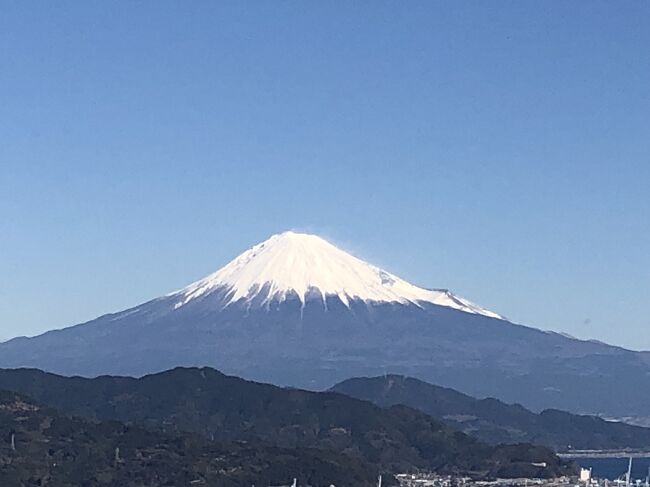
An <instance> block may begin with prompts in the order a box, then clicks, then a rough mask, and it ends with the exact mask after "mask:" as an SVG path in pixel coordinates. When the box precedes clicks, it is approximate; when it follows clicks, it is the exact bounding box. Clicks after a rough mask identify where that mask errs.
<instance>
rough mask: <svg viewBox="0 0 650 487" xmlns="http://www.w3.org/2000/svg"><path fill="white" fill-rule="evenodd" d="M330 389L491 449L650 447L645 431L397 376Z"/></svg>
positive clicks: (351, 381)
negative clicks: (412, 414) (409, 413)
mask: <svg viewBox="0 0 650 487" xmlns="http://www.w3.org/2000/svg"><path fill="white" fill-rule="evenodd" d="M332 390H333V391H336V392H340V393H342V394H346V395H349V396H351V397H356V398H357V399H363V400H366V401H371V402H373V403H375V404H377V405H379V406H382V407H390V406H393V405H396V404H404V405H406V406H409V407H412V408H415V409H418V410H420V411H422V412H424V413H427V414H430V415H431V416H433V417H435V418H439V419H440V420H442V421H443V422H444V423H445V424H447V425H448V426H451V427H452V428H454V429H457V430H459V431H465V432H467V433H468V434H471V435H472V436H474V437H476V438H479V439H480V440H482V441H485V442H488V443H492V444H498V443H520V442H529V443H535V444H538V445H545V446H548V447H551V448H553V449H555V450H557V451H566V450H568V449H570V448H576V449H608V448H647V446H648V445H650V429H649V428H642V427H639V426H632V425H629V424H625V423H620V422H611V421H605V420H603V419H601V418H597V417H594V416H582V415H577V414H571V413H567V412H564V411H558V410H555V409H548V410H545V411H542V412H541V413H539V414H536V413H534V412H532V411H529V410H528V409H525V408H524V407H522V406H520V405H518V404H506V403H504V402H502V401H499V400H497V399H491V398H488V399H476V398H473V397H471V396H468V395H466V394H462V393H460V392H458V391H455V390H453V389H448V388H445V387H440V386H436V385H433V384H429V383H427V382H424V381H421V380H418V379H414V378H410V377H403V376H399V375H387V376H380V377H362V378H354V379H349V380H346V381H343V382H341V383H339V384H337V385H335V386H334V387H333V388H332Z"/></svg>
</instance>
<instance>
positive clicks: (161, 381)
mask: <svg viewBox="0 0 650 487" xmlns="http://www.w3.org/2000/svg"><path fill="white" fill-rule="evenodd" d="M0 387H3V388H7V389H10V390H14V391H18V392H21V393H24V394H27V395H29V396H31V397H34V398H36V399H37V400H38V401H40V402H43V403H45V404H48V405H50V406H52V407H55V408H57V409H59V410H60V411H62V412H65V413H67V414H73V415H77V416H85V417H88V418H94V419H101V420H106V419H115V420H119V421H123V422H129V423H133V424H138V425H143V426H145V427H147V428H149V429H151V430H155V431H166V432H176V431H190V432H194V433H199V434H201V435H203V436H204V437H207V438H212V439H216V440H219V441H233V440H237V441H240V440H248V441H260V440H261V441H264V442H266V443H268V444H272V445H275V446H278V447H283V448H318V449H322V450H336V451H340V452H343V453H345V454H346V455H348V456H350V457H351V458H357V459H360V460H363V461H366V462H369V463H371V464H374V465H377V466H378V467H380V468H381V469H382V471H388V472H393V473H394V472H400V471H406V470H411V469H414V468H420V469H427V470H437V471H440V472H474V473H476V474H481V475H494V474H496V473H502V472H507V471H508V470H507V469H508V468H509V467H511V466H513V465H516V466H517V469H518V471H525V472H527V473H528V474H530V475H531V476H533V475H535V476H537V475H539V476H553V475H557V474H561V473H566V472H569V471H572V468H573V467H572V465H569V464H564V463H563V462H561V461H560V460H559V459H558V458H557V457H556V456H554V455H553V454H552V453H551V452H550V451H549V450H546V449H543V448H542V449H531V448H530V447H529V446H527V445H519V446H517V447H515V448H512V447H508V448H503V447H496V448H495V447H492V446H488V445H487V444H485V443H482V442H480V441H478V440H476V439H474V438H471V437H469V436H467V435H465V434H463V433H460V432H456V431H454V430H453V429H451V428H449V427H448V426H446V425H444V424H442V423H440V422H439V421H437V420H435V419H433V418H432V417H430V416H428V415H426V414H424V413H422V412H419V411H416V410H414V409H410V408H408V407H404V406H395V407H392V408H389V409H383V408H380V407H378V406H375V405H373V404H371V403H369V402H366V401H361V400H358V399H353V398H350V397H347V396H345V395H342V394H338V393H333V392H327V393H317V392H308V391H303V390H295V389H283V388H279V387H275V386H272V385H268V384H259V383H255V382H249V381H245V380H243V379H239V378H237V377H231V376H226V375H224V374H222V373H220V372H218V371H216V370H213V369H209V368H203V369H184V368H178V369H174V370H170V371H167V372H163V373H160V374H155V375H150V376H146V377H143V378H141V379H132V378H115V377H99V378H96V379H83V378H65V377H61V376H56V375H52V374H46V373H43V372H40V371H36V370H13V371H12V370H5V371H2V372H0ZM538 462H546V464H547V467H545V468H540V467H534V466H533V465H532V463H538Z"/></svg>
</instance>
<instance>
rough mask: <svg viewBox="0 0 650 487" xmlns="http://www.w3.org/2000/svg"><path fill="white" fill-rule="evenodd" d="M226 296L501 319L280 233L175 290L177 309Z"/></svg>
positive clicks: (323, 244) (319, 241) (324, 245)
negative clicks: (430, 309) (315, 299)
mask: <svg viewBox="0 0 650 487" xmlns="http://www.w3.org/2000/svg"><path fill="white" fill-rule="evenodd" d="M217 290H219V291H221V292H225V294H227V296H228V303H233V302H237V301H240V300H252V299H253V298H255V297H257V296H259V295H260V293H264V294H263V297H264V300H265V301H266V302H268V301H270V300H278V301H283V300H285V299H286V298H287V296H288V295H290V294H291V295H294V294H297V295H298V297H299V299H300V300H301V302H302V303H303V304H304V303H305V300H306V299H307V297H308V296H314V295H317V296H318V295H319V294H320V296H319V297H320V299H323V300H325V297H328V296H337V297H338V298H339V299H340V300H341V301H342V302H343V303H344V304H345V305H346V306H349V303H350V300H352V299H358V300H362V301H367V302H396V303H412V304H416V305H418V304H419V303H433V304H437V305H440V306H448V307H451V308H455V309H458V310H461V311H465V312H468V313H474V314H481V315H484V316H490V317H493V318H501V316H499V315H498V314H496V313H493V312H491V311H488V310H486V309H483V308H481V307H480V306H478V305H476V304H474V303H472V302H470V301H467V300H465V299H463V298H460V297H458V296H455V295H454V294H452V293H451V292H449V291H447V290H431V289H424V288H421V287H417V286H414V285H413V284H410V283H408V282H407V281H405V280H403V279H400V278H399V277H397V276H395V275H393V274H391V273H389V272H387V271H385V270H383V269H380V268H378V267H375V266H373V265H371V264H368V263H367V262H364V261H363V260H361V259H358V258H356V257H354V256H353V255H350V254H349V253H347V252H344V251H343V250H341V249H339V248H337V247H335V246H334V245H332V244H331V243H329V242H328V241H326V240H324V239H323V238H321V237H318V236H316V235H310V234H306V233H297V232H292V231H289V232H284V233H280V234H277V235H273V236H272V237H271V238H269V239H268V240H266V241H264V242H262V243H259V244H257V245H255V246H254V247H252V248H250V249H249V250H247V251H246V252H244V253H243V254H241V255H240V256H238V257H236V258H235V259H234V260H233V261H231V262H230V263H229V264H227V265H226V266H225V267H222V268H221V269H219V270H218V271H217V272H215V273H213V274H211V275H209V276H207V277H206V278H204V279H201V280H200V281H197V282H195V283H192V284H190V285H189V286H187V287H185V288H183V289H181V290H180V291H177V292H176V293H174V294H173V296H176V297H178V302H177V303H176V306H177V307H181V306H183V305H185V304H187V303H189V302H190V301H192V300H194V299H196V298H198V297H200V296H203V295H205V294H207V293H212V292H214V291H217Z"/></svg>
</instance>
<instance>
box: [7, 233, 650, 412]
mask: <svg viewBox="0 0 650 487" xmlns="http://www.w3.org/2000/svg"><path fill="white" fill-rule="evenodd" d="M176 366H211V367H216V368H218V369H220V370H223V371H224V372H226V373H230V374H235V375H238V376H241V377H245V378H249V379H255V380H261V381H266V382H272V383H275V384H278V385H290V386H296V387H302V388H307V389H314V390H320V389H325V388H328V387H331V386H332V385H334V384H335V383H337V382H340V381H342V380H345V379H347V378H349V377H359V376H376V375H381V374H384V373H394V374H400V375H406V376H411V377H417V378H419V379H422V380H425V381H428V382H431V383H435V384H440V385H443V386H446V387H453V388H454V389H457V390H459V391H462V392H464V393H467V394H471V395H473V396H475V397H496V398H498V399H501V400H503V401H506V402H508V403H520V404H522V405H524V406H525V407H527V408H529V409H531V410H533V411H536V412H539V411H541V410H543V409H548V408H556V409H562V410H567V411H571V412H574V413H593V414H603V415H608V416H611V417H623V416H636V417H646V416H650V405H649V404H648V401H647V392H646V391H648V390H650V354H649V353H647V352H632V351H629V350H625V349H622V348H618V347H613V346H609V345H606V344H603V343H599V342H592V341H581V340H576V339H573V338H570V337H567V336H564V335H562V334H559V333H552V332H545V331H541V330H538V329H535V328H529V327H526V326H522V325H518V324H513V323H511V322H509V321H507V319H505V318H503V316H502V315H501V314H500V313H497V312H494V311H491V310H488V309H486V308H484V307H482V306H479V305H477V304H475V303H473V302H471V301H469V300H467V299H465V298H462V297H459V296H458V295H456V294H454V293H451V292H449V291H447V290H443V289H439V290H432V289H425V288H422V287H418V286H415V285H413V284H410V283H408V282H406V281H405V280H403V279H400V278H399V277H397V276H395V275H393V274H391V273H389V272H386V271H384V270H382V269H379V268H378V267H375V266H372V265H370V264H368V263H366V262H364V261H362V260H360V259H358V258H356V257H353V256H352V255H350V254H348V253H346V252H343V251H342V250H340V249H338V248H336V247H335V246H333V245H332V244H330V243H328V242H326V241H325V240H323V239H321V238H319V237H317V236H314V235H307V234H300V233H295V232H286V233H283V234H279V235H275V236H273V237H271V238H270V239H268V240H266V241H265V242H262V243H260V244H258V245H256V246H254V247H252V248H251V249H249V250H247V251H246V252H244V253H243V254H241V255H240V256H239V257H237V258H235V259H234V260H233V261H232V262H230V263H229V264H227V265H226V266H224V267H223V268H221V269H220V270H218V271H217V272H215V273H213V274H211V275H209V276H208V277H206V278H204V279H201V280H199V281H197V282H195V283H193V284H190V285H189V286H186V287H185V288H183V289H180V290H179V291H176V292H173V293H171V294H168V295H166V296H162V297H160V298H157V299H154V300H151V301H149V302H147V303H144V304H142V305H139V306H136V307H134V308H132V309H129V310H126V311H122V312H119V313H115V314H110V315H106V316H102V317H100V318H97V319H95V320H92V321H90V322H88V323H85V324H81V325H77V326H73V327H70V328H66V329H63V330H58V331H52V332H48V333H45V334H43V335H41V336H38V337H34V338H17V339H14V340H10V341H8V342H6V343H3V344H0V367H6V368H10V367H34V368H40V369H43V370H48V371H52V372H56V373H61V374H65V375H75V374H76V375H82V376H87V377H92V376H96V375H101V374H118V375H131V376H141V375H144V374H148V373H152V372H158V371H161V370H166V369H170V368H173V367H176Z"/></svg>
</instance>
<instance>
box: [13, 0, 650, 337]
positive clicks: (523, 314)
mask: <svg viewBox="0 0 650 487" xmlns="http://www.w3.org/2000/svg"><path fill="white" fill-rule="evenodd" d="M0 166H1V167H0V169H1V170H0V338H3V339H5V338H9V337H12V336H16V335H31V334H36V333H39V332H41V331H44V330H46V329H50V328H54V327H63V326H67V325H71V324H74V323H78V322H81V321H85V320H89V319H91V318H94V317H95V316H97V315H100V314H103V313H106V312H110V311H117V310H120V309H123V308H126V307H128V306H132V305H135V304H138V303H139V302H142V301H144V300H147V299H149V298H152V297H155V296H158V295H161V294H164V293H167V292H170V291H172V290H175V289H177V288H179V287H181V286H183V285H185V284H187V283H188V282H190V281H192V280H195V279H197V278H199V277H202V276H203V275H205V274H207V273H209V272H211V271H213V270H215V269H216V268H218V267H220V266H221V265H222V264H225V263H226V262H227V261H228V260H230V259H231V258H232V257H234V256H235V255H236V254H238V253H239V252H241V251H243V250H245V249H246V248H247V247H249V246H250V245H252V244H254V243H256V242H258V241H260V240H263V239H265V238H267V237H268V236H269V235H270V234H273V233H277V232H279V231H283V230H286V229H290V228H293V229H300V230H308V231H313V232H316V233H319V234H322V235H324V236H326V237H329V238H331V239H333V241H334V242H335V243H338V244H341V245H342V246H343V247H344V248H347V249H348V250H352V251H353V252H354V253H356V254H357V255H359V256H360V257H363V258H365V259H367V260H370V261H371V262H374V263H376V264H379V265H382V266H384V267H385V268H387V269H388V270H390V271H393V272H395V273H396V274H398V275H400V276H402V277H404V278H406V279H408V280H410V281H412V282H414V283H416V284H419V285H423V286H428V287H448V288H450V289H452V290H454V291H456V292H457V293H459V294H460V295H462V296H465V297H467V298H470V299H472V300H474V301H476V302H477V303H480V304H481V305H483V306H485V307H488V308H490V309H493V310H495V311H497V312H499V313H502V314H505V315H506V316H508V317H510V318H512V319H513V320H514V321H518V322H523V323H527V324H531V325H535V326H538V327H540V328H545V329H555V330H561V331H566V332H569V333H572V334H575V335H577V336H579V337H583V338H587V337H593V338H598V339H601V340H605V341H609V342H612V343H615V344H620V345H625V346H628V347H631V348H636V349H640V348H644V349H650V2H648V1H620V2H619V1H617V2H612V1H609V2H599V1H591V0H590V1H572V2H563V1H551V0H549V1H542V2H540V1H519V0H517V1H511V2H508V1H494V2H492V1H491V2H486V1H476V2H458V1H455V0H454V1H451V0H450V1H446V2H443V1H437V2H432V1H422V2H416V1H409V2H401V1H392V2H379V1H355V2H350V1H332V2H322V1H296V2H262V1H250V2H242V1H234V2H212V1H204V2H201V1H195V2H181V1H177V2H165V1H146V2H104V1H101V2H100V1H97V2H91V1H75V2H65V1H61V2H44V1H41V2H29V1H15V2H12V1H4V2H2V3H0Z"/></svg>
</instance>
